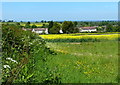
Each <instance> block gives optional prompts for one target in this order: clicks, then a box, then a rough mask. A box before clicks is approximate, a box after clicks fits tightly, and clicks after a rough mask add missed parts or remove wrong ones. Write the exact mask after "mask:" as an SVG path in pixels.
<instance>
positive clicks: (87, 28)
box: [80, 27, 96, 30]
mask: <svg viewBox="0 0 120 85" xmlns="http://www.w3.org/2000/svg"><path fill="white" fill-rule="evenodd" d="M80 29H83V30H92V29H96V27H80Z"/></svg>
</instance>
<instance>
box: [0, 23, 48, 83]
mask: <svg viewBox="0 0 120 85" xmlns="http://www.w3.org/2000/svg"><path fill="white" fill-rule="evenodd" d="M2 32H3V33H2V50H3V55H2V64H3V69H2V72H3V77H2V81H3V82H5V83H6V84H10V83H27V82H35V80H34V78H35V70H33V69H34V68H37V67H35V57H40V58H41V60H42V62H43V63H44V61H45V60H46V56H47V53H48V51H47V50H48V49H47V47H46V46H45V41H44V40H43V39H42V38H41V37H39V36H38V35H37V34H35V33H32V32H30V31H24V30H21V28H20V27H19V26H16V25H2ZM37 54H39V56H35V55H37Z"/></svg>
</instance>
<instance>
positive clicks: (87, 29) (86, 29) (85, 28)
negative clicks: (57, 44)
mask: <svg viewBox="0 0 120 85" xmlns="http://www.w3.org/2000/svg"><path fill="white" fill-rule="evenodd" d="M79 30H80V32H96V31H97V29H96V27H80V28H79Z"/></svg>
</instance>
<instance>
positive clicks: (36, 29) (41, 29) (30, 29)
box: [22, 28, 48, 31]
mask: <svg viewBox="0 0 120 85" xmlns="http://www.w3.org/2000/svg"><path fill="white" fill-rule="evenodd" d="M33 29H34V30H35V31H45V30H46V29H48V28H22V30H29V31H32V30H33Z"/></svg>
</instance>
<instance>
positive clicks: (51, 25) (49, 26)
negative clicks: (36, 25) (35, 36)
mask: <svg viewBox="0 0 120 85" xmlns="http://www.w3.org/2000/svg"><path fill="white" fill-rule="evenodd" d="M48 23H49V25H48V32H49V33H50V29H51V28H52V27H53V21H49V22H48Z"/></svg>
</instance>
